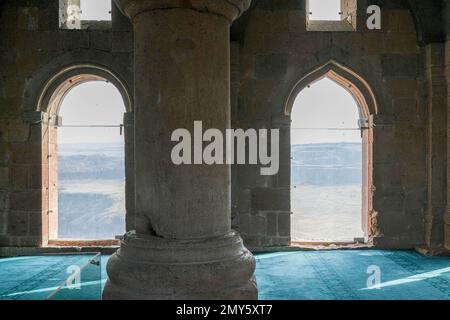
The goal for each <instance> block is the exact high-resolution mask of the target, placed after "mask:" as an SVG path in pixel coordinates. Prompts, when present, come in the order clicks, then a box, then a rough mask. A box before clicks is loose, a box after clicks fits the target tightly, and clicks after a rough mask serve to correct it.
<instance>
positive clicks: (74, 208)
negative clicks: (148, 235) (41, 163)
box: [49, 81, 125, 240]
mask: <svg viewBox="0 0 450 320" xmlns="http://www.w3.org/2000/svg"><path fill="white" fill-rule="evenodd" d="M69 82H70V81H69ZM124 112H125V106H124V101H123V98H122V95H121V94H120V92H119V91H118V89H117V88H116V87H115V86H114V85H113V84H111V83H109V82H105V81H87V82H81V83H80V84H78V85H76V86H72V87H71V88H70V89H68V91H66V92H65V93H64V98H63V100H62V101H61V103H60V105H59V108H58V110H57V115H58V117H59V118H60V120H59V121H57V122H58V123H57V127H54V128H52V130H56V133H57V134H55V135H53V136H54V139H55V140H52V139H51V138H50V139H49V155H50V157H51V158H53V159H54V160H53V161H54V165H50V166H49V167H50V170H49V180H50V182H51V183H50V185H52V186H56V188H55V189H54V190H53V192H49V197H50V198H51V197H55V198H57V200H56V201H55V199H53V201H52V200H51V199H50V201H49V203H54V204H55V206H54V207H55V208H54V209H53V210H55V209H56V210H57V212H56V213H54V215H53V218H52V219H49V221H50V225H49V231H50V232H49V234H50V239H51V240H55V239H58V240H61V239H64V240H66V239H68V240H75V239H76V240H98V239H115V238H116V237H117V236H119V235H122V234H123V233H124V232H125V161H124V136H123V133H124V132H123V125H122V123H123V115H124ZM50 191H51V190H50Z"/></svg>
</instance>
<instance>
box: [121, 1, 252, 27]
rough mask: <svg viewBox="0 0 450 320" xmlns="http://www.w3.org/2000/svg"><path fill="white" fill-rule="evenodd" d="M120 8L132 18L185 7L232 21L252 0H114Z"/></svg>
mask: <svg viewBox="0 0 450 320" xmlns="http://www.w3.org/2000/svg"><path fill="white" fill-rule="evenodd" d="M114 1H115V2H116V4H117V6H118V7H119V9H120V10H121V11H122V12H123V13H124V14H125V15H126V16H128V17H129V18H130V19H131V20H133V19H134V17H136V16H137V15H138V14H140V13H142V12H145V11H151V10H159V9H174V8H184V9H192V10H196V11H200V12H205V13H212V14H218V15H221V16H223V17H225V18H226V19H228V20H229V21H230V22H233V21H234V20H235V19H237V18H238V17H239V16H240V15H241V14H242V13H244V11H245V10H247V9H248V8H249V6H250V3H251V0H114Z"/></svg>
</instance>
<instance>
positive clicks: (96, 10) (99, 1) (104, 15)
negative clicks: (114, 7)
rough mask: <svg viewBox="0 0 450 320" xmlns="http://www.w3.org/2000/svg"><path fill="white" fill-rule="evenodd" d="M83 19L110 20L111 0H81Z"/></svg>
mask: <svg viewBox="0 0 450 320" xmlns="http://www.w3.org/2000/svg"><path fill="white" fill-rule="evenodd" d="M81 11H82V14H81V20H110V19H111V14H110V11H111V0H81Z"/></svg>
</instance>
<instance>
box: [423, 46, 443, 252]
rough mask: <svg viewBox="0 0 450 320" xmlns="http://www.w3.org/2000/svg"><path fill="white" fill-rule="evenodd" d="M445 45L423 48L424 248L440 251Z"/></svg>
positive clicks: (441, 234)
mask: <svg viewBox="0 0 450 320" xmlns="http://www.w3.org/2000/svg"><path fill="white" fill-rule="evenodd" d="M444 66H445V46H444V44H443V43H431V44H428V45H427V46H426V47H425V76H426V84H427V92H426V94H427V120H428V121H427V131H428V133H427V189H428V190H427V191H428V193H427V197H428V201H427V209H426V212H425V245H426V247H427V248H428V249H430V250H440V249H442V247H443V244H444V217H445V210H446V196H447V191H446V190H447V181H446V178H447V177H446V172H447V104H446V81H445V67H444Z"/></svg>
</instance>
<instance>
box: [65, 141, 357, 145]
mask: <svg viewBox="0 0 450 320" xmlns="http://www.w3.org/2000/svg"><path fill="white" fill-rule="evenodd" d="M98 144H101V145H105V144H109V145H123V146H125V144H124V143H123V142H77V143H58V145H59V146H76V145H98ZM319 144H322V145H323V144H361V142H346V141H340V142H311V143H297V144H291V146H305V145H319Z"/></svg>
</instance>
